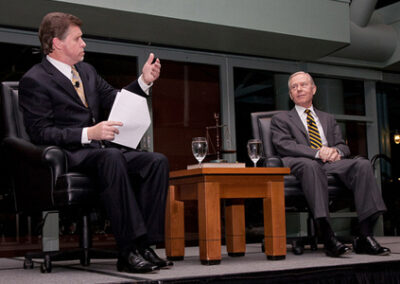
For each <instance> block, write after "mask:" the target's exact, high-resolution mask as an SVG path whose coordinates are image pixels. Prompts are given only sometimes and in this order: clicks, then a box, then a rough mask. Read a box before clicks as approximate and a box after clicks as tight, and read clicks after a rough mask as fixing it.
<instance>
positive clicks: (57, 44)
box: [53, 37, 62, 49]
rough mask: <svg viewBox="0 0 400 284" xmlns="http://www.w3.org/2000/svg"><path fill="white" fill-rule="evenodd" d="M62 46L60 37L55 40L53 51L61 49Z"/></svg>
mask: <svg viewBox="0 0 400 284" xmlns="http://www.w3.org/2000/svg"><path fill="white" fill-rule="evenodd" d="M61 44H62V41H61V40H60V39H59V38H58V37H55V38H53V49H60V48H61Z"/></svg>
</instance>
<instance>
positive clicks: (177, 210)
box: [165, 185, 185, 260]
mask: <svg viewBox="0 0 400 284" xmlns="http://www.w3.org/2000/svg"><path fill="white" fill-rule="evenodd" d="M176 194H177V188H176V186H173V185H171V186H170V187H169V191H168V197H167V207H166V214H165V253H166V255H167V258H168V259H169V260H182V259H183V258H184V255H185V231H184V203H183V201H178V200H176Z"/></svg>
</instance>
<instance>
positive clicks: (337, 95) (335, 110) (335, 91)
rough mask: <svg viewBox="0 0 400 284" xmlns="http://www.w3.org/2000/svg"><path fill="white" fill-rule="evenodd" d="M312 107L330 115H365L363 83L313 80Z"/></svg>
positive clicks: (322, 79)
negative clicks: (315, 89) (314, 86)
mask: <svg viewBox="0 0 400 284" xmlns="http://www.w3.org/2000/svg"><path fill="white" fill-rule="evenodd" d="M314 81H315V85H316V86H317V93H316V95H315V97H314V102H313V103H314V105H315V106H316V107H317V108H318V109H320V110H322V111H326V112H329V113H332V114H347V115H365V102H364V84H363V81H355V80H342V79H332V78H319V77H315V78H314Z"/></svg>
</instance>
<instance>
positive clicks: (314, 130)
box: [305, 109, 322, 149]
mask: <svg viewBox="0 0 400 284" xmlns="http://www.w3.org/2000/svg"><path fill="white" fill-rule="evenodd" d="M305 113H307V126H308V137H309V138H310V144H311V148H313V149H319V148H321V147H322V141H321V136H320V135H319V131H318V127H317V124H316V123H315V120H314V117H313V116H312V114H311V110H309V109H306V110H305Z"/></svg>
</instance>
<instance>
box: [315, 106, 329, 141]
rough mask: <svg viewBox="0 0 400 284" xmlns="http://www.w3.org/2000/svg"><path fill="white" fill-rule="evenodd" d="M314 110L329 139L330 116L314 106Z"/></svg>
mask: <svg viewBox="0 0 400 284" xmlns="http://www.w3.org/2000/svg"><path fill="white" fill-rule="evenodd" d="M314 111H315V113H316V114H317V116H318V119H319V122H320V123H321V125H322V129H323V130H324V134H325V137H326V139H328V133H329V132H328V118H327V116H326V115H325V113H324V112H322V111H319V110H317V109H316V108H314Z"/></svg>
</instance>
